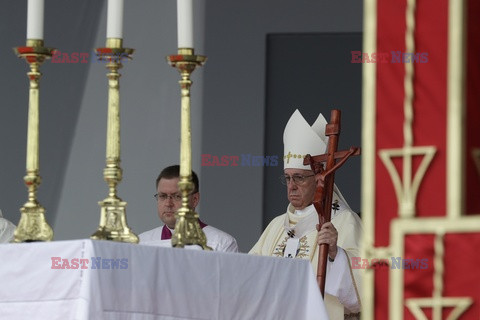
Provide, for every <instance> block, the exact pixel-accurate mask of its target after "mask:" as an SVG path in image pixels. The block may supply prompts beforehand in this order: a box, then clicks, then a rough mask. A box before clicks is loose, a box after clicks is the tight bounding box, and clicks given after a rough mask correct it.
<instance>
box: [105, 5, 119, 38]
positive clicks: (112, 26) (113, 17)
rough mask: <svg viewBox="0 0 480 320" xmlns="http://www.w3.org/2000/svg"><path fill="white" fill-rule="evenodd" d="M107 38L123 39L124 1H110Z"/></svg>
mask: <svg viewBox="0 0 480 320" xmlns="http://www.w3.org/2000/svg"><path fill="white" fill-rule="evenodd" d="M107 38H120V39H122V38H123V0H108V12H107Z"/></svg>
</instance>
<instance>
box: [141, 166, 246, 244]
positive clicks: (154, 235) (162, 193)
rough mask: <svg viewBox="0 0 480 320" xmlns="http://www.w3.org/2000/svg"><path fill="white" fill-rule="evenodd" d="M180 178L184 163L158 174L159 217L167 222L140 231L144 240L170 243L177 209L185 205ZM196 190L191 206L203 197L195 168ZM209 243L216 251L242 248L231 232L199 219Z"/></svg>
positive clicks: (167, 168) (143, 242)
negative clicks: (179, 184) (181, 167)
mask: <svg viewBox="0 0 480 320" xmlns="http://www.w3.org/2000/svg"><path fill="white" fill-rule="evenodd" d="M179 181H180V166H179V165H174V166H170V167H166V168H165V169H163V170H162V172H160V175H159V176H158V177H157V180H156V186H157V193H156V194H155V195H154V197H155V200H156V201H157V211H158V217H159V218H160V220H161V221H162V222H163V223H164V225H163V226H161V227H157V228H155V229H152V230H150V231H146V232H144V233H141V234H140V235H139V238H140V243H141V244H151V245H161V246H170V245H171V240H170V239H171V238H172V233H173V231H174V229H175V223H176V218H175V212H176V211H177V210H178V209H179V208H180V207H181V206H182V196H181V192H180V189H179V187H178V182H179ZM192 182H193V185H194V190H193V192H192V194H191V195H189V196H188V201H189V206H190V208H192V209H193V210H195V207H196V206H197V205H198V202H199V201H200V189H199V182H198V176H197V174H196V173H195V172H194V171H192ZM199 223H200V227H201V228H202V230H203V232H204V233H205V236H206V237H207V245H208V246H209V247H210V248H212V249H213V250H214V251H229V252H238V246H237V241H236V240H235V238H233V237H232V236H231V235H229V234H228V233H226V232H223V231H221V230H219V229H217V228H214V227H212V226H209V225H206V224H205V223H203V222H202V221H200V220H199Z"/></svg>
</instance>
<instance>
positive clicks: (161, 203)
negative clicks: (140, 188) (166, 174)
mask: <svg viewBox="0 0 480 320" xmlns="http://www.w3.org/2000/svg"><path fill="white" fill-rule="evenodd" d="M179 180H180V179H179V178H173V179H164V178H162V179H160V181H159V182H158V186H157V193H158V195H159V198H158V200H157V209H158V217H159V218H160V220H162V222H163V223H165V224H166V225H167V226H168V227H169V228H170V229H174V228H175V222H176V218H175V212H177V210H178V209H180V207H181V206H182V201H181V192H180V189H179V188H178V181H179ZM160 196H166V199H165V200H162V197H160ZM199 200H200V193H198V192H197V193H194V194H191V195H190V196H188V201H189V202H188V204H189V206H190V208H192V209H195V207H196V206H197V205H198V202H199Z"/></svg>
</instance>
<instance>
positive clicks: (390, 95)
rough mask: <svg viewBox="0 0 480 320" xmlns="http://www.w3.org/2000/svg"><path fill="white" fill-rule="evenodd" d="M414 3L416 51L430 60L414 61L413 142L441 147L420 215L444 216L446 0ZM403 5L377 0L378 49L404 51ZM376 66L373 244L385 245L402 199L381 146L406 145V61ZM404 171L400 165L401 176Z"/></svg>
mask: <svg viewBox="0 0 480 320" xmlns="http://www.w3.org/2000/svg"><path fill="white" fill-rule="evenodd" d="M416 3H417V8H416V14H415V17H416V20H415V22H416V27H415V40H416V41H415V45H416V48H415V52H416V53H428V62H426V63H415V66H414V70H415V71H414V72H415V76H414V101H413V106H414V120H413V126H412V129H413V146H435V148H436V149H437V151H436V153H435V156H434V158H433V161H432V162H431V164H430V166H429V167H428V169H427V172H426V175H425V176H424V179H423V180H422V182H421V185H420V189H419V192H418V194H417V201H416V216H419V217H427V216H445V215H446V153H447V149H446V128H447V97H446V92H447V56H446V52H447V51H448V50H447V40H448V39H447V35H448V1H447V0H423V1H417V2H416ZM405 10H406V1H390V0H378V1H377V52H389V53H390V52H392V51H401V52H405V30H406V22H405ZM376 67H377V75H376V76H377V81H376V83H377V88H376V100H377V103H376V133H377V134H376V162H375V172H376V174H375V183H376V188H375V189H376V191H375V211H376V217H375V221H376V224H375V245H376V246H386V245H388V240H389V231H388V226H389V225H390V222H391V220H392V219H394V218H396V217H398V215H397V213H398V201H397V198H396V195H395V190H394V187H393V184H392V180H391V177H390V175H389V173H388V172H387V170H386V168H385V165H384V164H383V162H382V161H381V159H380V158H379V157H378V151H379V150H381V149H391V148H395V149H400V148H402V147H403V145H404V130H403V121H404V106H403V104H404V75H405V65H404V64H403V63H377V65H376ZM397 161H398V160H397ZM416 161H417V162H418V161H419V159H417V160H416ZM401 172H402V170H401V165H400V172H399V173H400V176H401ZM414 173H415V171H413V174H414ZM439 200H440V201H439Z"/></svg>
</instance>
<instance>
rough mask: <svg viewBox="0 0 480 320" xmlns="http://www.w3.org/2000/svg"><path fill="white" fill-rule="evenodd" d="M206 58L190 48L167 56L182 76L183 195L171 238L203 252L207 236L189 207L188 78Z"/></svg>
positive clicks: (191, 188)
mask: <svg viewBox="0 0 480 320" xmlns="http://www.w3.org/2000/svg"><path fill="white" fill-rule="evenodd" d="M206 60H207V58H206V57H205V56H199V55H195V54H194V51H193V49H192V48H179V49H178V54H177V55H170V56H167V61H168V63H169V64H170V65H171V66H172V67H174V68H176V69H177V70H178V71H179V72H180V75H181V80H180V81H179V83H180V89H181V96H182V98H181V99H182V100H181V120H180V122H181V128H180V130H181V131H180V132H181V140H180V181H179V182H178V187H179V189H180V192H181V194H182V206H181V208H180V209H178V211H177V212H176V213H175V217H176V219H177V222H176V224H175V231H174V233H173V235H172V246H173V247H180V248H183V247H184V246H185V245H199V246H201V247H202V248H203V249H204V250H212V248H210V247H208V246H207V237H206V236H205V233H203V230H202V228H200V224H199V222H198V217H199V216H198V213H196V212H195V211H194V210H192V208H190V206H189V204H188V196H189V195H190V194H191V193H192V191H193V189H194V186H193V182H192V134H191V130H190V87H191V85H192V81H191V80H190V75H191V74H192V72H193V71H194V70H195V68H196V67H197V66H202V65H203V64H204V63H205V61H206Z"/></svg>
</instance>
